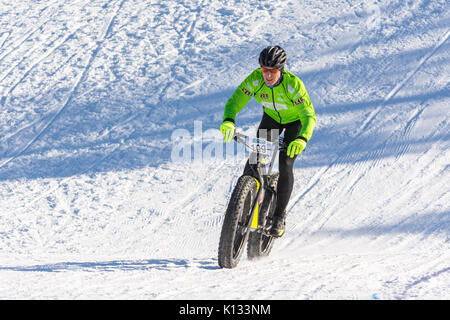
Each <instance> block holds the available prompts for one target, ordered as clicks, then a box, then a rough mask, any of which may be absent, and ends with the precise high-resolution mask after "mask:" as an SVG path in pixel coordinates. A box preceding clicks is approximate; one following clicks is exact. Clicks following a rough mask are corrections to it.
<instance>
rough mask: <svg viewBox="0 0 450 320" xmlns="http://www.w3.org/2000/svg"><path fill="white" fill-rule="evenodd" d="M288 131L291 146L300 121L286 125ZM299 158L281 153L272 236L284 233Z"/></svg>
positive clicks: (285, 139) (286, 139)
mask: <svg viewBox="0 0 450 320" xmlns="http://www.w3.org/2000/svg"><path fill="white" fill-rule="evenodd" d="M285 128H286V131H285V133H284V142H285V143H286V145H289V143H290V142H292V141H293V140H294V139H295V138H297V137H298V135H299V133H300V130H301V123H300V121H295V122H292V123H289V124H287V125H285ZM296 158H297V156H296V155H295V156H294V157H293V158H291V157H289V156H288V155H287V153H286V151H280V155H279V161H278V162H279V163H278V167H279V171H280V177H279V178H278V185H277V205H276V207H275V212H274V218H273V227H272V230H271V234H272V235H273V236H282V235H283V233H284V225H285V218H286V207H287V205H288V203H289V199H290V197H291V194H292V189H293V187H294V162H295V159H296Z"/></svg>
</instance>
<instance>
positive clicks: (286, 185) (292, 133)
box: [244, 113, 302, 215]
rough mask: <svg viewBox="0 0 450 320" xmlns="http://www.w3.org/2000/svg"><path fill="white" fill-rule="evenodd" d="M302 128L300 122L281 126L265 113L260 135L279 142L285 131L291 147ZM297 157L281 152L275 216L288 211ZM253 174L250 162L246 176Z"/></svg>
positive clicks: (259, 131) (286, 139) (285, 136)
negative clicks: (279, 137)
mask: <svg viewBox="0 0 450 320" xmlns="http://www.w3.org/2000/svg"><path fill="white" fill-rule="evenodd" d="M301 128H302V125H301V122H300V120H297V121H294V122H290V123H286V124H280V123H278V122H276V121H275V120H273V119H272V118H271V117H269V116H268V115H267V114H266V113H264V115H263V118H262V120H261V123H260V124H259V128H258V133H257V135H258V136H259V137H262V138H265V136H267V139H268V140H270V141H273V142H275V141H277V139H278V136H279V135H280V134H281V133H282V131H283V130H285V131H284V142H285V143H286V144H287V145H289V143H290V142H291V141H293V140H295V138H297V137H298V135H299V134H300V130H301ZM296 158H297V156H294V158H291V157H289V156H288V155H287V153H286V151H280V154H279V158H278V159H279V160H278V162H279V164H278V167H279V171H280V177H279V179H278V186H277V197H278V198H277V206H276V209H275V213H274V214H275V215H281V214H283V212H284V211H285V210H286V207H287V205H288V203H289V198H290V197H291V193H292V188H293V186H294V172H293V168H294V161H295V159H296ZM249 172H251V169H250V166H249V161H247V164H246V165H245V168H244V174H249Z"/></svg>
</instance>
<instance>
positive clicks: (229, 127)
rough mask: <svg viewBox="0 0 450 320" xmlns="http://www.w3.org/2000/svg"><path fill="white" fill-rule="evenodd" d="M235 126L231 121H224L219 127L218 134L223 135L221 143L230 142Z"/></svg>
mask: <svg viewBox="0 0 450 320" xmlns="http://www.w3.org/2000/svg"><path fill="white" fill-rule="evenodd" d="M234 128H235V125H234V123H233V122H231V121H224V122H223V123H222V124H221V125H220V132H221V133H222V134H223V141H224V142H230V141H231V140H232V139H233V137H234Z"/></svg>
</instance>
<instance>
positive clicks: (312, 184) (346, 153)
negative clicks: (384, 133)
mask: <svg viewBox="0 0 450 320" xmlns="http://www.w3.org/2000/svg"><path fill="white" fill-rule="evenodd" d="M449 36H450V29H448V30H447V31H446V32H445V33H444V34H443V35H442V36H441V38H440V39H438V41H437V43H436V44H435V45H434V47H433V48H432V49H431V50H430V52H429V53H428V54H426V55H425V56H424V57H423V58H422V59H421V60H420V61H419V62H418V64H417V65H416V67H415V68H414V69H413V70H412V71H411V72H409V74H407V76H406V77H405V78H404V80H403V81H401V82H400V83H399V84H397V85H396V86H395V87H394V88H393V89H392V90H391V91H390V92H389V93H388V94H387V95H386V96H385V97H384V99H383V102H382V103H381V105H380V106H379V107H378V108H376V109H375V110H374V111H372V112H371V114H370V115H369V117H368V118H367V120H366V121H365V122H364V123H363V124H362V125H361V126H360V127H359V128H358V131H357V133H356V135H355V137H354V141H355V142H353V143H351V144H349V145H347V146H346V147H345V148H344V149H342V150H341V151H340V152H339V153H338V155H337V156H336V157H335V159H334V160H333V161H332V162H331V163H330V164H329V165H328V166H326V167H322V168H321V169H320V170H319V171H318V172H317V173H316V174H315V175H314V176H313V178H312V179H311V180H310V181H309V182H308V184H307V185H306V186H305V191H304V192H302V193H300V194H299V195H297V196H295V198H293V199H292V200H291V201H290V205H289V206H288V209H287V212H290V211H291V209H292V208H294V207H295V206H296V205H297V204H298V202H299V201H301V199H302V198H303V197H304V196H305V195H306V194H307V193H309V192H310V191H311V190H312V189H313V188H314V187H315V186H316V185H317V184H318V183H319V181H320V179H321V177H322V176H323V175H324V174H326V173H327V172H328V171H329V170H330V169H331V168H333V167H334V166H335V165H336V163H337V162H338V161H339V159H344V158H345V157H348V156H349V155H350V154H351V153H350V151H351V150H352V149H353V148H354V145H358V144H360V142H361V141H360V140H361V135H362V134H363V133H364V132H365V131H366V130H367V128H369V127H370V125H371V124H372V122H373V121H374V119H375V118H376V116H377V115H378V114H379V113H380V112H381V110H382V109H383V107H384V106H385V105H386V104H387V103H388V102H389V101H390V100H391V99H392V98H393V97H394V96H395V95H396V94H397V93H398V92H399V91H400V90H401V89H402V88H403V87H404V86H405V84H406V83H407V82H408V81H409V80H410V79H411V78H412V77H413V76H414V75H415V74H416V73H417V71H418V70H419V69H420V68H421V67H422V66H423V65H424V64H425V62H426V61H428V59H430V58H431V57H432V56H433V55H434V53H435V52H436V51H437V50H438V49H439V48H440V47H441V46H442V45H443V44H444V43H445V42H446V41H447V39H448V37H449ZM356 139H357V140H356ZM361 165H362V164H361V163H359V164H358V163H357V164H356V166H357V167H359V166H361ZM356 169H357V168H356ZM354 171H355V169H353V168H352V169H351V170H350V172H349V174H351V173H352V172H354Z"/></svg>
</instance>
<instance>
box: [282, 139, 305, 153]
mask: <svg viewBox="0 0 450 320" xmlns="http://www.w3.org/2000/svg"><path fill="white" fill-rule="evenodd" d="M305 147H306V141H305V140H302V139H300V138H297V139H295V140H294V141H292V142H291V143H289V146H288V149H287V155H288V156H289V157H291V158H293V157H294V156H295V155H298V154H300V153H302V151H303V150H305Z"/></svg>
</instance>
